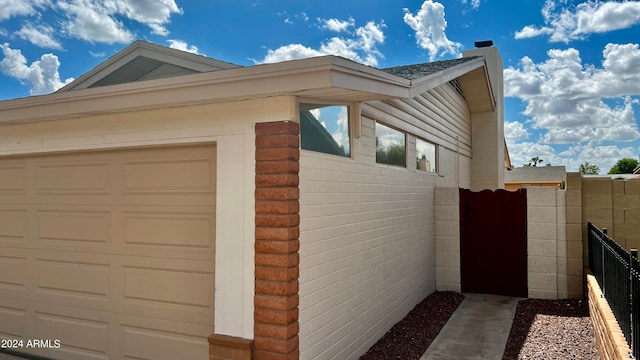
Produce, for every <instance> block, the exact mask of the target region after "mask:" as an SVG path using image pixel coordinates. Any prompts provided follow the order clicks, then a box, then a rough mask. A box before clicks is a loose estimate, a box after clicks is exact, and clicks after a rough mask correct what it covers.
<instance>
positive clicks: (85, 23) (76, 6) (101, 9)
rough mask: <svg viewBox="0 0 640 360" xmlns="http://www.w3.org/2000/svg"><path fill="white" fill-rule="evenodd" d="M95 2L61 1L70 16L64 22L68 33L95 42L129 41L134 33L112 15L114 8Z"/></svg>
mask: <svg viewBox="0 0 640 360" xmlns="http://www.w3.org/2000/svg"><path fill="white" fill-rule="evenodd" d="M104 5H106V3H105V4H103V5H98V4H94V3H92V2H91V0H73V1H72V2H64V1H61V2H59V3H58V6H59V7H60V9H62V10H63V11H64V12H65V13H66V14H67V17H68V18H69V19H68V20H67V21H64V22H63V28H64V30H65V31H66V33H67V35H69V36H73V37H77V38H79V39H82V40H85V41H88V42H91V43H94V42H100V43H107V44H113V43H129V42H131V41H133V39H134V36H133V34H132V33H131V32H130V31H129V30H127V28H126V27H125V26H124V24H123V23H122V22H121V21H118V20H117V19H115V18H114V17H112V15H113V14H114V12H113V9H109V8H107V7H105V6H104Z"/></svg>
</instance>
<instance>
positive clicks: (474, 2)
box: [462, 0, 480, 9]
mask: <svg viewBox="0 0 640 360" xmlns="http://www.w3.org/2000/svg"><path fill="white" fill-rule="evenodd" d="M462 3H463V4H467V3H469V4H470V5H471V7H472V8H474V9H477V8H479V7H480V0H462Z"/></svg>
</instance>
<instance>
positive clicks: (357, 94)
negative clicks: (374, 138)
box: [0, 56, 411, 126]
mask: <svg viewBox="0 0 640 360" xmlns="http://www.w3.org/2000/svg"><path fill="white" fill-rule="evenodd" d="M410 86H411V85H410V81H408V80H406V79H403V78H399V77H397V76H394V75H390V74H387V73H385V72H383V71H380V70H378V69H374V68H371V67H368V66H365V65H361V64H358V63H356V62H353V61H350V60H346V59H343V58H339V57H335V56H324V57H318V58H311V59H303V60H293V61H287V62H281V63H275V64H263V65H257V66H251V67H240V68H234V69H228V70H221V71H214V72H207V73H200V74H193V75H184V76H179V77H172V78H165V79H158V80H149V81H141V82H134V83H127V84H119V85H112V86H104V87H98V88H88V89H80V90H74V91H66V92H57V93H53V94H48V95H40V96H32V97H27V98H21V99H15V100H7V101H2V102H0V126H1V125H15V124H22V123H30V122H41V121H50V120H59V119H69V118H78V117H85V116H93V115H103V114H112V113H122V112H131V111H140V110H150V109H159V108H171V107H181V106H189V105H198V104H210V103H219V102H229V101H240V100H249V99H258V98H265V97H273V96H283V95H290V96H302V97H306V98H313V99H318V100H319V101H337V100H340V101H371V100H384V99H391V98H406V97H408V96H409V93H410Z"/></svg>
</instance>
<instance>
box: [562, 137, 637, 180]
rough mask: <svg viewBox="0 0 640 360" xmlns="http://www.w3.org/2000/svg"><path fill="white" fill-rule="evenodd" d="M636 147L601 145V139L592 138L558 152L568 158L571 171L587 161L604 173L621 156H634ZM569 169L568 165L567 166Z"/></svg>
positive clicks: (635, 155)
mask: <svg viewBox="0 0 640 360" xmlns="http://www.w3.org/2000/svg"><path fill="white" fill-rule="evenodd" d="M637 151H638V149H634V148H632V147H630V146H629V147H622V148H621V147H619V146H616V145H602V142H601V141H597V140H592V141H590V142H588V143H586V144H579V145H574V146H571V147H569V149H567V150H566V151H563V152H561V153H560V154H558V155H559V156H562V157H567V158H570V159H571V160H570V166H571V168H570V169H571V170H572V171H577V170H578V167H579V166H580V164H583V163H585V162H589V164H594V165H597V166H598V167H599V168H600V174H606V173H607V172H608V171H609V169H611V167H612V166H613V165H614V164H615V163H616V162H617V161H618V160H620V159H622V158H636V157H637V154H638V153H637ZM567 169H568V170H569V167H568V168H567Z"/></svg>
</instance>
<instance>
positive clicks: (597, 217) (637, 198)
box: [581, 177, 640, 253]
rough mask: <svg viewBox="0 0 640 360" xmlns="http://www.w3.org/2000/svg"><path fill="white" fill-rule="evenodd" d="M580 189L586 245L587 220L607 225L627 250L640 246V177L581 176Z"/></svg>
mask: <svg viewBox="0 0 640 360" xmlns="http://www.w3.org/2000/svg"><path fill="white" fill-rule="evenodd" d="M581 189H582V202H583V209H584V210H583V213H582V215H583V216H582V220H583V224H582V225H583V227H582V229H583V240H584V244H585V249H586V239H587V231H586V230H587V223H588V222H592V223H593V224H594V225H595V226H597V227H598V228H607V229H608V231H609V236H610V237H611V238H613V239H615V240H616V241H617V242H618V243H619V244H620V245H621V246H622V247H624V248H626V249H627V250H628V249H630V248H638V247H640V233H639V232H638V228H639V227H640V181H638V180H627V181H624V180H611V179H610V178H608V177H582V178H581ZM585 253H586V252H585Z"/></svg>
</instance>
